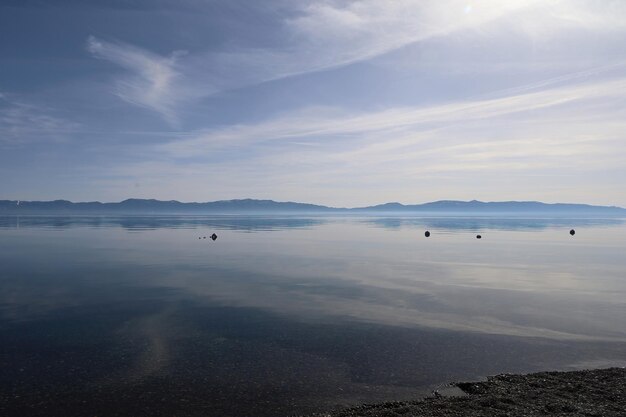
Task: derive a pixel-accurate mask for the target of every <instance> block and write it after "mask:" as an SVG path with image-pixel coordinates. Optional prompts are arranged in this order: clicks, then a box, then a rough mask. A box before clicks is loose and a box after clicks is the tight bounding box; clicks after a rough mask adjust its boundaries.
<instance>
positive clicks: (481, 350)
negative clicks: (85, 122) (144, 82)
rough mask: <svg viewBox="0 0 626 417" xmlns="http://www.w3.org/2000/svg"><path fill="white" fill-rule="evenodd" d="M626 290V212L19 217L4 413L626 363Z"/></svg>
mask: <svg viewBox="0 0 626 417" xmlns="http://www.w3.org/2000/svg"><path fill="white" fill-rule="evenodd" d="M572 227H574V228H575V229H576V231H577V233H576V235H575V236H573V237H572V236H570V235H569V230H570V228H572ZM425 230H430V232H431V233H432V235H431V237H430V238H426V237H424V231H425ZM213 232H215V233H217V235H218V239H217V241H215V242H213V241H211V240H210V239H209V236H210V235H211V234H212V233H213ZM476 234H481V235H482V236H483V238H482V239H481V240H477V239H476V238H475V235H476ZM204 236H206V237H207V238H206V239H203V238H202V237H204ZM199 237H201V238H202V239H199ZM625 300H626V224H625V223H624V221H622V220H619V219H608V220H607V219H605V220H602V219H578V220H564V219H504V218H491V219H490V218H473V219H468V218H410V217H389V218H381V217H310V218H298V217H241V216H223V217H195V216H185V217H37V216H32V217H0V341H1V343H0V369H1V370H2V372H0V386H2V389H1V390H0V414H2V415H26V414H31V415H37V414H38V415H86V414H90V415H95V414H97V415H111V414H127V415H140V414H145V415H203V416H223V415H228V416H283V415H293V414H298V413H308V412H313V411H321V410H329V409H334V408H337V407H342V406H348V405H353V404H356V403H359V402H374V401H386V400H402V399H410V398H416V397H419V396H421V395H424V394H426V393H428V392H430V391H431V390H432V389H434V388H435V387H437V386H438V385H439V384H442V383H445V382H449V381H453V380H468V379H476V378H481V377H484V376H486V375H489V374H494V373H501V372H530V371H536V370H545V369H574V368H582V367H605V366H612V365H621V366H624V365H625V364H626V301H625Z"/></svg>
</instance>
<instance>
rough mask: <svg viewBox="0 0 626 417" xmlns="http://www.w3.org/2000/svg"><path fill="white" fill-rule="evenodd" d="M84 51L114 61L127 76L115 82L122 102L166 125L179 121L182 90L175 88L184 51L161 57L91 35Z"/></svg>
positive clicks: (116, 92)
mask: <svg viewBox="0 0 626 417" xmlns="http://www.w3.org/2000/svg"><path fill="white" fill-rule="evenodd" d="M87 49H88V50H89V52H91V53H92V54H93V55H94V56H95V57H97V58H100V59H105V60H107V61H110V62H113V63H114V64H117V65H119V66H121V67H123V68H124V69H126V70H128V71H129V72H130V74H129V75H128V76H124V77H122V78H120V79H118V81H117V84H116V86H115V94H117V95H118V96H119V97H120V98H122V99H123V100H125V101H127V102H129V103H133V104H136V105H139V106H142V107H146V108H149V109H152V110H154V111H157V112H158V113H160V114H161V115H162V116H163V117H164V118H165V119H166V120H167V121H168V122H170V123H172V124H176V123H177V121H178V114H177V105H178V104H179V103H180V102H181V100H183V98H184V94H185V91H182V90H181V89H180V88H179V86H177V84H176V83H177V81H178V79H179V77H180V72H179V70H178V68H177V60H178V58H179V57H180V56H181V55H184V54H185V52H183V51H177V52H174V53H172V54H171V55H170V56H168V57H164V56H161V55H158V54H155V53H152V52H150V51H147V50H145V49H142V48H139V47H136V46H133V45H129V44H125V43H121V42H115V43H114V42H106V41H103V40H100V39H97V38H96V37H94V36H90V37H89V39H88V40H87Z"/></svg>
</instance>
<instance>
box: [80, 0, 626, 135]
mask: <svg viewBox="0 0 626 417" xmlns="http://www.w3.org/2000/svg"><path fill="white" fill-rule="evenodd" d="M277 27H278V28H279V29H278V30H279V33H280V34H281V38H282V39H284V42H282V43H277V44H275V45H274V46H271V47H265V48H253V47H246V45H238V44H236V45H230V46H229V48H228V49H227V50H226V51H216V50H209V51H204V52H201V51H200V52H195V53H193V54H190V55H188V56H186V57H185V59H184V61H183V60H181V59H179V58H180V56H181V55H182V53H180V52H173V53H172V54H171V55H169V56H163V55H159V54H156V53H153V52H150V51H149V50H146V49H143V48H141V47H138V46H134V45H130V44H127V43H122V42H107V41H103V40H101V39H97V38H95V37H90V38H89V39H88V41H87V47H88V50H89V51H90V52H91V53H92V54H93V55H94V56H96V57H98V58H101V59H105V60H108V61H111V62H113V63H115V64H117V65H119V66H121V67H123V68H125V69H126V70H128V71H129V72H130V74H128V75H126V76H123V77H121V78H120V79H119V80H118V81H117V83H116V86H115V93H116V94H117V95H118V96H120V97H121V98H122V99H124V100H126V101H128V102H130V103H133V104H136V105H139V106H142V107H146V108H149V109H152V110H155V111H157V112H159V113H160V114H161V115H163V116H164V117H165V118H166V119H167V120H168V121H169V122H170V123H176V121H177V120H178V116H179V112H180V111H181V107H182V106H183V104H185V103H186V101H188V100H190V99H198V98H202V97H207V96H210V95H213V94H215V93H217V92H220V91H224V90H229V89H236V88H241V87H243V86H248V85H254V84H258V83H263V82H268V81H274V80H279V79H283V78H286V77H293V76H298V75H303V74H308V73H312V72H318V71H324V70H329V69H333V68H338V67H344V66H346V65H350V64H354V63H358V62H363V61H367V60H371V59H373V58H376V57H380V56H382V55H385V54H389V53H391V52H393V51H397V50H400V49H402V48H406V47H408V46H410V45H413V44H416V43H420V42H423V41H427V40H430V39H433V38H438V39H452V40H454V39H455V37H458V36H460V35H461V34H463V36H467V35H468V34H471V35H472V36H475V37H476V36H478V37H479V38H480V36H484V37H485V38H501V37H503V36H505V37H506V36H509V35H511V34H512V33H517V34H518V35H519V34H520V33H521V34H524V36H529V37H532V38H536V37H538V36H539V37H540V38H541V40H542V41H546V40H547V39H548V38H549V37H550V36H557V35H558V34H561V33H565V32H567V31H571V30H572V29H576V30H579V31H580V30H582V31H589V30H593V31H602V32H607V31H616V30H618V31H619V30H626V5H622V4H621V3H619V2H606V3H601V4H600V3H598V2H593V1H589V0H576V1H562V0H549V1H540V0H511V1H506V2H503V1H498V0H474V1H471V2H468V1H466V0H437V1H435V0H426V1H424V0H398V1H377V0H358V1H353V2H343V1H335V0H315V1H310V2H306V3H299V4H297V5H296V6H293V9H292V11H291V13H290V14H289V15H285V16H282V17H281V18H280V20H278V21H277ZM507 34H508V35H507ZM473 39H475V38H473ZM417 64H419V62H418V63H417Z"/></svg>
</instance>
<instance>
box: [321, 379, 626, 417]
mask: <svg viewBox="0 0 626 417" xmlns="http://www.w3.org/2000/svg"><path fill="white" fill-rule="evenodd" d="M452 385H455V386H457V387H459V388H460V389H461V390H463V391H464V392H465V393H467V394H468V395H465V396H453V397H448V396H440V395H438V394H434V395H433V397H428V398H425V399H421V400H417V401H408V402H391V403H382V404H371V405H362V406H359V407H355V408H350V409H346V410H342V411H337V412H334V413H326V414H317V415H316V416H319V417H322V416H323V417H356V416H359V417H361V416H362V417H383V416H384V417H397V416H404V417H408V416H414V417H422V416H423V417H430V416H442V417H443V416H445V417H461V416H463V417H464V416H472V417H474V416H478V417H480V416H489V417H504V416H511V417H527V416H568V417H578V416H603V417H620V416H626V368H609V369H597V370H583V371H572V372H540V373H534V374H528V375H510V374H502V375H497V376H493V377H489V378H488V379H487V381H485V382H458V383H454V384H452Z"/></svg>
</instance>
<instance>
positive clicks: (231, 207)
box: [0, 198, 626, 216]
mask: <svg viewBox="0 0 626 417" xmlns="http://www.w3.org/2000/svg"><path fill="white" fill-rule="evenodd" d="M38 213H41V214H81V213H82V214H205V213H206V214H211V213H213V214H229V213H233V214H237V213H247V214H254V213H260V214H263V213H357V214H358V213H382V214H384V213H389V214H410V213H416V214H424V215H428V214H433V215H437V214H447V215H459V216H464V215H497V214H503V215H507V214H508V215H523V214H533V215H538V214H545V215H608V216H626V210H625V209H623V208H620V207H615V206H592V205H587V204H564V203H557V204H546V203H541V202H538V201H497V202H483V201H477V200H472V201H455V200H440V201H433V202H430V203H424V204H414V205H404V204H401V203H397V202H393V203H385V204H379V205H375V206H369V207H357V208H350V209H347V208H334V207H327V206H321V205H316V204H308V203H296V202H292V201H286V202H279V201H273V200H254V199H250V198H247V199H236V200H219V201H212V202H205V203H183V202H180V201H176V200H170V201H161V200H155V199H138V198H129V199H127V200H124V201H121V202H119V203H101V202H98V201H91V202H80V203H73V202H71V201H67V200H54V201H17V200H0V214H38Z"/></svg>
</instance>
